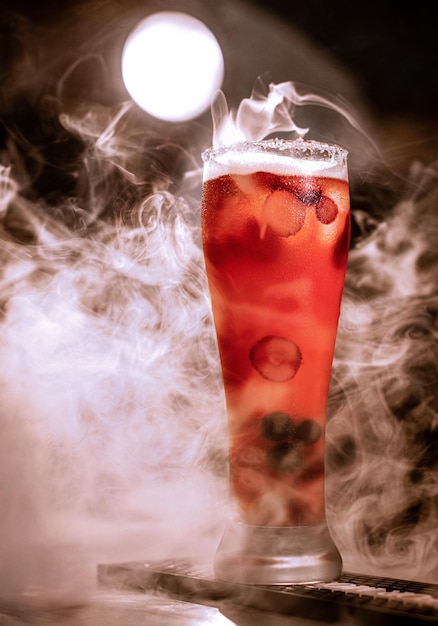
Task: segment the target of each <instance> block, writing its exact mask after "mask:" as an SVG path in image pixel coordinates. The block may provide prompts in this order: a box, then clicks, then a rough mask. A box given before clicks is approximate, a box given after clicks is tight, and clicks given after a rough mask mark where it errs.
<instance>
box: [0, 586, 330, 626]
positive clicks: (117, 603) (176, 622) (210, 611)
mask: <svg viewBox="0 0 438 626" xmlns="http://www.w3.org/2000/svg"><path fill="white" fill-rule="evenodd" d="M255 624H257V626H320V624H322V622H315V621H313V620H308V619H303V618H299V617H293V616H286V615H278V614H276V613H269V612H266V611H257V610H254V609H247V608H243V607H236V606H232V605H229V606H227V605H226V604H224V605H223V607H221V608H220V609H219V608H216V607H213V606H208V605H202V604H195V603H192V602H186V601H183V600H176V599H173V598H168V597H166V596H164V595H156V594H146V593H137V592H129V591H126V592H125V591H123V592H119V591H107V590H105V591H97V592H96V593H95V594H93V595H92V596H90V597H89V598H88V600H87V601H86V602H85V603H84V604H82V605H78V606H74V605H72V606H68V605H65V606H62V605H59V606H56V605H54V606H48V607H41V606H40V607H38V606H36V607H35V606H34V607H32V606H28V608H23V607H22V608H20V607H18V608H17V607H15V608H14V607H10V608H7V607H3V608H1V607H0V626H28V625H32V626H254V625H255ZM325 626H327V625H326V624H325Z"/></svg>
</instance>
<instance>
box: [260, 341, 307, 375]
mask: <svg viewBox="0 0 438 626" xmlns="http://www.w3.org/2000/svg"><path fill="white" fill-rule="evenodd" d="M249 359H250V361H251V363H252V365H253V367H254V368H255V369H256V370H257V371H258V373H259V374H260V375H261V376H263V378H265V379H266V380H270V381H272V382H275V383H284V382H286V381H287V380H291V379H292V378H293V377H294V376H295V375H296V373H297V372H298V370H299V368H300V365H301V351H300V349H299V347H298V346H297V344H296V343H294V342H293V341H291V340H290V339H285V338H284V337H275V336H267V337H263V339H260V341H258V342H257V343H256V344H255V345H254V346H253V347H252V348H251V350H250V353H249Z"/></svg>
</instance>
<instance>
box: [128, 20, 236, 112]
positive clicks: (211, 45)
mask: <svg viewBox="0 0 438 626" xmlns="http://www.w3.org/2000/svg"><path fill="white" fill-rule="evenodd" d="M223 74H224V61H223V56H222V51H221V49H220V46H219V44H218V42H217V40H216V38H215V37H214V35H213V34H212V32H211V31H210V30H209V29H208V28H207V27H206V26H205V24H203V23H202V22H200V21H199V20H197V19H195V18H193V17H191V16H189V15H186V14H184V13H177V12H170V11H165V12H160V13H155V14H153V15H151V16H150V17H148V18H146V19H144V20H143V21H142V22H140V24H138V26H137V27H136V28H135V29H134V30H133V31H132V32H131V34H130V35H129V37H128V39H127V40H126V43H125V46H124V49H123V55H122V75H123V80H124V83H125V86H126V88H127V90H128V92H129V94H130V96H131V97H132V99H133V100H134V101H135V102H136V103H137V104H138V105H139V106H140V107H141V108H142V109H143V110H145V111H146V112H147V113H149V114H150V115H153V116H154V117H156V118H158V119H162V120H166V121H172V122H180V121H186V120H189V119H193V118H195V117H198V116H199V115H201V114H202V113H203V112H204V111H206V110H207V109H208V107H209V106H210V103H211V100H212V98H213V96H214V94H215V92H216V91H217V90H218V89H219V88H220V87H221V85H222V80H223Z"/></svg>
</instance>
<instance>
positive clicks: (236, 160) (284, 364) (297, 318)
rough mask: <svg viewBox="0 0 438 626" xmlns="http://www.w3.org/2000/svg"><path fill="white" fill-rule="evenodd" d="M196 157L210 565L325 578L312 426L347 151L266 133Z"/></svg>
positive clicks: (251, 574)
mask: <svg viewBox="0 0 438 626" xmlns="http://www.w3.org/2000/svg"><path fill="white" fill-rule="evenodd" d="M202 158H203V161H204V184H203V197H202V198H203V199H202V236H203V248H204V256H205V262H206V269H207V276H208V281H209V289H210V295H211V301H212V309H213V316H214V322H215V328H216V334H217V339H218V346H219V353H220V359H221V367H222V374H223V381H224V389H225V398H226V404H227V414H228V429H229V465H230V485H231V492H232V502H233V504H234V509H235V512H234V518H233V519H232V520H230V523H229V525H228V527H227V529H226V530H225V533H224V536H223V539H222V542H221V544H220V546H219V548H218V550H217V553H216V557H215V572H216V575H217V576H218V577H219V578H222V579H225V580H228V581H232V582H245V583H262V584H285V583H294V582H312V581H313V582H316V581H324V580H333V579H334V578H336V577H338V576H339V574H340V572H341V568H342V561H341V557H340V555H339V552H338V550H337V548H336V546H335V545H334V543H333V541H332V539H331V537H330V534H329V531H328V528H327V524H326V517H325V507H324V431H325V421H326V409H327V398H328V390H329V381H330V374H331V367H332V359H333V352H334V347H335V340H336V330H337V324H338V318H339V308H340V302H341V296H342V289H343V284H344V277H345V270H346V264H347V256H348V248H349V239H350V215H349V188H348V177H347V152H346V151H345V150H344V149H343V148H340V147H339V146H335V145H328V144H321V143H319V142H315V141H304V140H303V139H298V140H295V141H282V140H278V139H275V140H265V141H260V142H255V143H249V142H247V143H242V144H238V145H234V146H229V147H225V148H219V149H209V150H206V151H205V152H204V153H203V155H202Z"/></svg>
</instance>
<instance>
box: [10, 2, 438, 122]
mask: <svg viewBox="0 0 438 626" xmlns="http://www.w3.org/2000/svg"><path fill="white" fill-rule="evenodd" d="M152 4H153V5H155V7H156V9H158V10H159V9H163V10H166V8H167V6H168V5H169V3H164V2H161V3H160V2H159V3H151V2H143V3H141V2H135V0H134V1H133V0H127V2H123V3H122V2H118V1H117V0H115V1H111V0H110V1H106V2H105V0H103V1H101V2H95V1H93V2H90V0H63V1H62V2H59V1H58V0H41V1H40V2H38V3H36V2H32V1H29V0H3V2H2V12H3V18H2V23H1V27H2V31H3V32H2V40H3V45H5V44H6V45H8V44H9V46H10V45H11V43H13V42H11V41H10V40H9V42H7V37H8V36H10V30H11V21H10V19H9V18H10V12H16V13H17V14H21V15H23V16H26V17H28V18H29V19H30V21H31V23H32V24H33V25H34V26H35V28H39V27H40V26H42V25H48V24H52V25H54V24H56V22H57V21H60V20H61V19H62V18H63V17H64V16H68V15H69V14H71V11H72V9H78V8H79V7H80V8H82V12H81V13H80V14H79V15H80V18H78V19H81V20H83V21H84V24H85V22H86V20H87V8H88V7H89V8H90V14H91V13H92V10H91V8H92V9H93V10H96V9H97V10H99V11H100V12H101V14H102V15H104V14H105V13H107V14H108V13H110V7H111V9H112V11H113V12H117V11H119V12H120V17H121V19H123V16H124V15H126V14H127V13H129V10H130V8H133V7H135V8H141V7H142V6H143V7H144V9H145V10H146V9H147V8H148V7H149V6H150V5H152ZM174 4H175V3H174ZM207 4H209V3H208V2H207ZM210 4H211V3H210ZM214 4H215V3H213V4H212V5H214ZM251 4H252V5H254V6H257V5H258V6H259V7H260V8H262V9H263V10H264V11H268V12H271V13H272V14H274V15H276V16H279V17H280V18H281V19H284V20H286V21H288V22H289V23H290V24H292V25H293V26H294V27H296V28H298V29H301V30H302V31H303V32H304V33H305V34H306V35H307V36H308V37H310V38H311V39H312V40H314V41H315V42H316V43H318V44H319V45H321V46H322V47H324V48H325V49H326V50H327V51H328V52H329V53H330V54H332V55H333V56H335V57H336V58H337V59H338V60H339V61H340V62H341V63H342V64H344V65H345V66H346V68H348V69H349V70H351V71H352V72H353V73H355V74H356V75H357V76H358V77H359V79H360V82H361V84H362V87H363V91H364V94H365V95H366V97H367V98H368V100H369V102H370V103H371V105H372V106H373V107H374V108H375V110H376V111H377V112H379V113H381V114H383V115H389V114H391V115H393V114H396V113H397V114H410V115H418V116H427V117H435V116H436V111H437V106H438V78H437V71H436V63H437V61H438V53H437V47H438V41H437V34H438V30H437V26H436V20H435V18H434V3H433V2H431V1H430V0H429V1H428V0H417V2H415V3H405V2H395V1H393V0H383V1H382V2H379V3H377V2H363V1H359V2H351V1H348V0H337V1H334V2H326V1H325V0H305V1H302V2H296V1H293V0H292V1H291V0H269V2H266V1H265V0H251V2H250V3H249V5H251ZM175 6H179V7H180V8H181V10H184V2H182V3H181V2H180V3H176V5H175ZM217 8H218V9H219V8H220V3H218V7H217ZM8 14H9V18H8ZM90 18H91V19H93V18H92V17H91V15H90ZM8 20H9V23H8ZM12 29H13V25H12ZM4 54H5V51H3V56H4Z"/></svg>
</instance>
